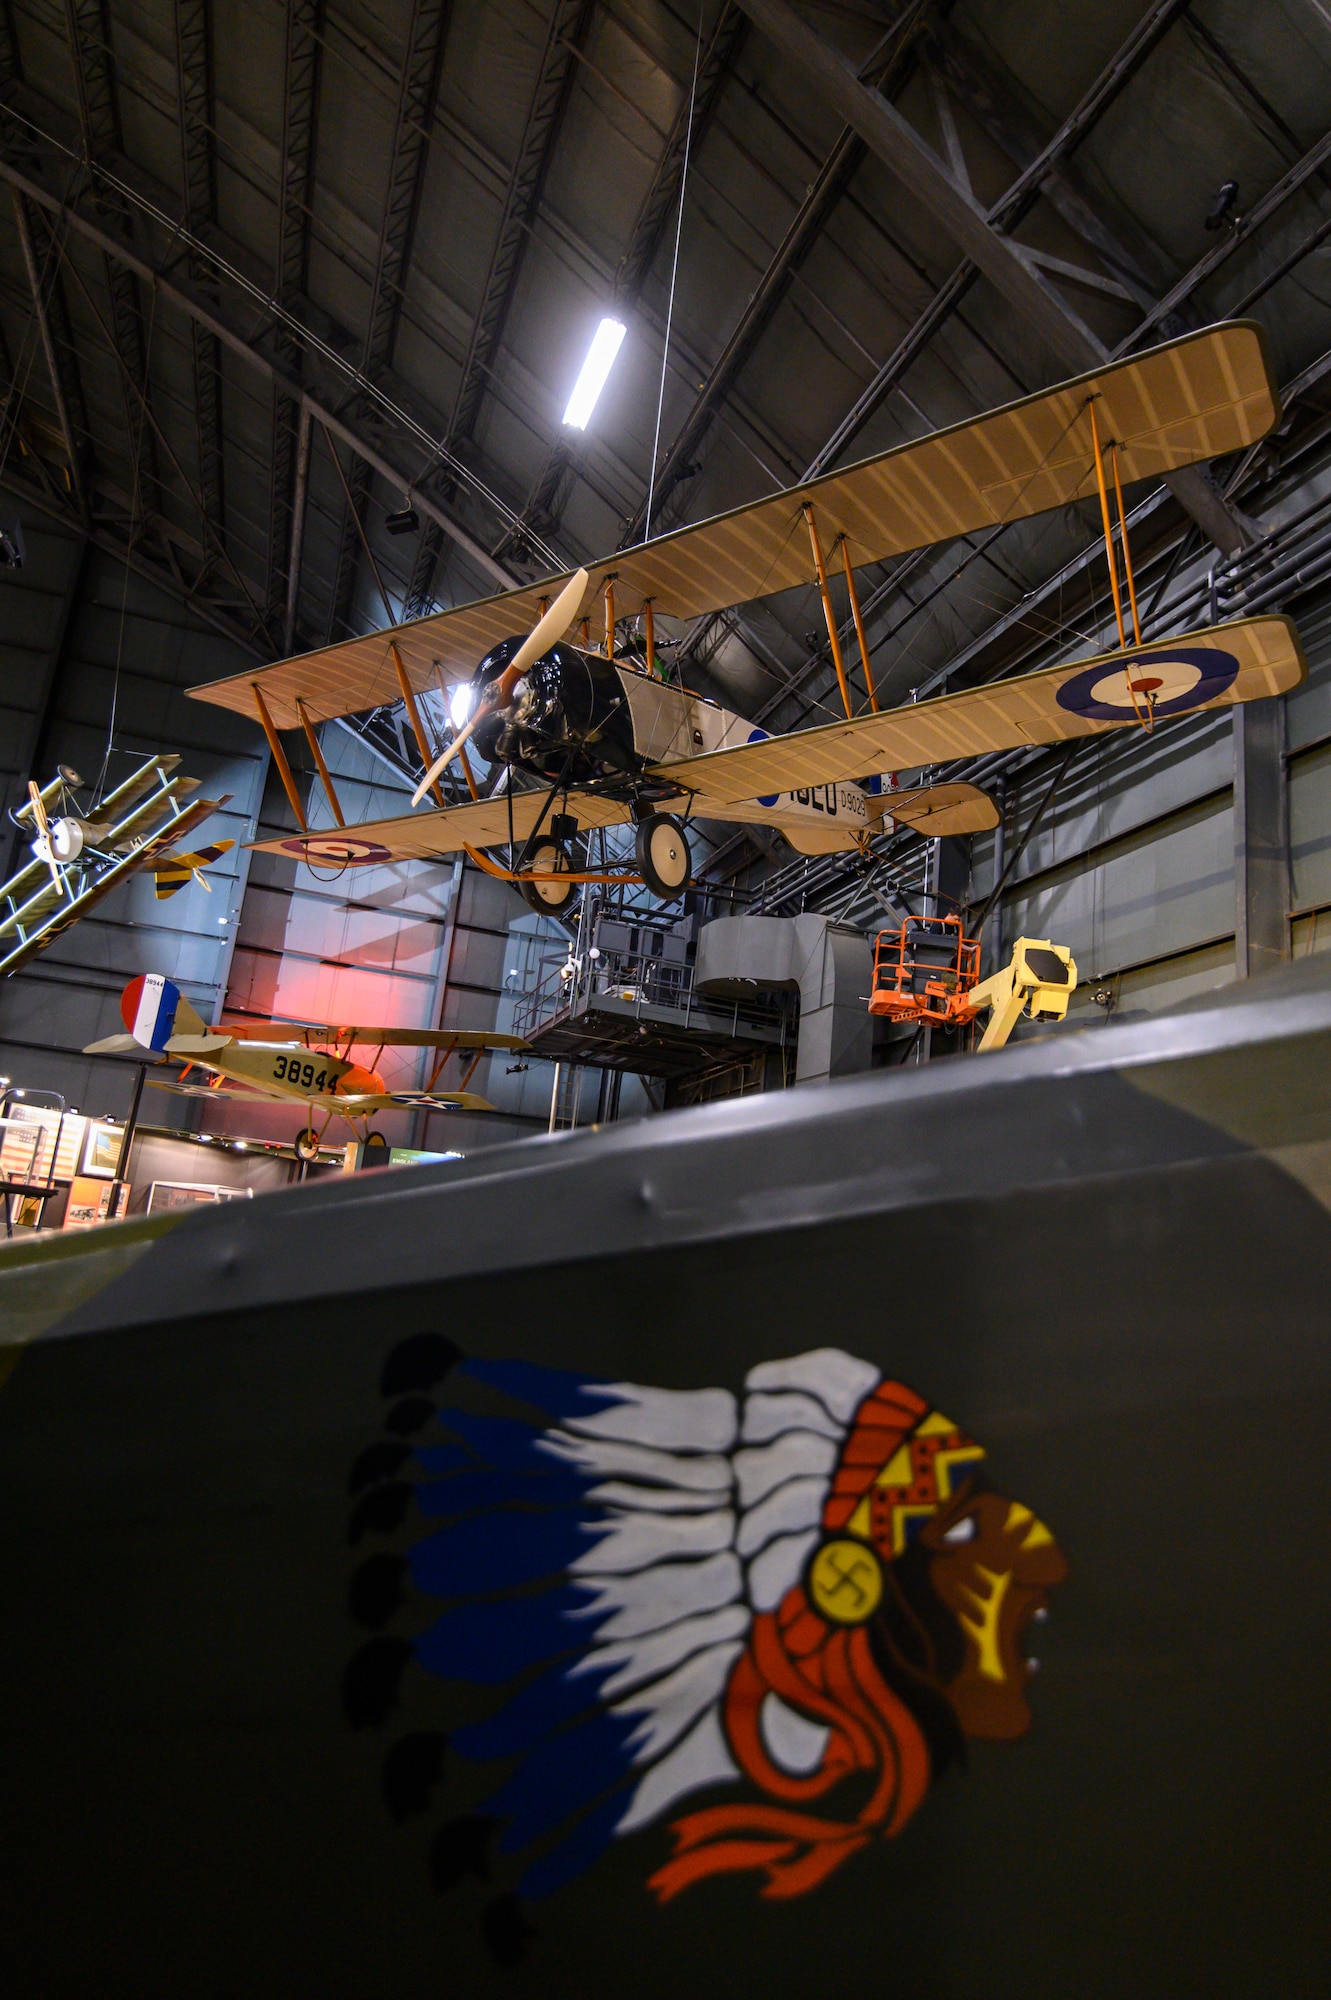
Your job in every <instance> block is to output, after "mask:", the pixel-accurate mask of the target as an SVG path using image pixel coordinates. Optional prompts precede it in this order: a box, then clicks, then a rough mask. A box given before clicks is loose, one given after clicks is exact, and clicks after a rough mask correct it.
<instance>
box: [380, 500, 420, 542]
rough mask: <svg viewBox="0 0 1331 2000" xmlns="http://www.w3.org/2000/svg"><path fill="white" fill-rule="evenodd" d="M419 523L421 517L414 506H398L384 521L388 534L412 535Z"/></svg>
mask: <svg viewBox="0 0 1331 2000" xmlns="http://www.w3.org/2000/svg"><path fill="white" fill-rule="evenodd" d="M420 524H421V517H420V515H419V514H418V513H417V512H416V509H415V508H414V507H399V508H398V510H397V512H396V513H395V514H390V515H389V516H388V517H387V519H386V520H385V522H384V526H385V527H386V528H387V530H388V532H389V534H390V535H414V534H415V532H416V530H417V528H419V526H420Z"/></svg>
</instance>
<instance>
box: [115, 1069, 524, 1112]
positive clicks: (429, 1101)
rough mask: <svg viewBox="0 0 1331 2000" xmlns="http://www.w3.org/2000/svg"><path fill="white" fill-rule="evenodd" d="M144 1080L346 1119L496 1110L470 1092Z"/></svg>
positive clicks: (187, 1092) (179, 1091)
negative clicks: (301, 1089) (344, 1090)
mask: <svg viewBox="0 0 1331 2000" xmlns="http://www.w3.org/2000/svg"><path fill="white" fill-rule="evenodd" d="M146 1081H147V1084H148V1087H149V1089H150V1090H173V1091H174V1092H175V1093H176V1095H177V1096H178V1097H212V1098H217V1097H238V1098H240V1099H241V1100H242V1101H243V1102H244V1103H247V1104H252V1103H253V1102H254V1100H255V1099H256V1098H259V1099H262V1101H263V1102H264V1103H265V1104H289V1105H293V1106H295V1107H296V1108H297V1109H300V1108H301V1107H303V1106H308V1107H309V1108H310V1109H311V1110H313V1111H332V1112H336V1113H338V1114H339V1115H340V1116H342V1117H346V1118H364V1117H367V1116H368V1115H369V1113H370V1112H372V1111H391V1110H399V1111H420V1110H425V1111H493V1110H494V1108H495V1107H494V1105H493V1104H491V1102H490V1100H489V1098H488V1097H478V1096H477V1095H476V1093H475V1092H474V1091H471V1090H374V1091H362V1092H359V1093H358V1094H357V1095H355V1096H347V1097H333V1096H330V1095H328V1094H327V1093H324V1094H321V1095H317V1096H314V1097H297V1096H295V1095H293V1094H292V1093H291V1092H290V1091H283V1090H265V1089H264V1087H263V1085H262V1084H260V1083H252V1082H251V1081H250V1079H249V1078H248V1077H246V1078H244V1079H243V1080H242V1079H239V1078H236V1077H226V1078H224V1079H223V1080H222V1081H220V1082H218V1083H175V1082H172V1081H170V1080H169V1079H168V1078H166V1077H157V1076H150V1077H148V1078H147V1079H146Z"/></svg>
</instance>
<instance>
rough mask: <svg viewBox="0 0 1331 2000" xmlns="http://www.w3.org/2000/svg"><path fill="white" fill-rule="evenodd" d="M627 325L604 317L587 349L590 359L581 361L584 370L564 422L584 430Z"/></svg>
mask: <svg viewBox="0 0 1331 2000" xmlns="http://www.w3.org/2000/svg"><path fill="white" fill-rule="evenodd" d="M626 330H627V329H626V328H625V327H624V325H623V323H622V322H621V321H620V320H617V319H603V320H602V321H601V324H600V325H599V326H598V327H597V329H596V331H595V333H594V334H593V335H592V344H591V346H590V347H589V348H588V349H587V359H586V360H585V361H584V362H583V364H582V373H581V374H580V375H579V377H578V379H577V381H576V382H575V383H574V385H573V394H572V395H571V396H570V397H569V399H568V408H567V409H566V410H565V412H564V422H565V423H566V424H569V425H571V427H572V428H573V429H574V430H575V431H585V430H586V428H587V424H588V422H589V420H590V418H591V414H592V411H593V410H594V409H595V408H596V404H597V401H598V399H599V397H600V394H601V391H602V389H604V387H605V382H606V377H607V375H608V374H609V373H610V370H611V369H612V368H613V367H614V365H615V356H616V355H617V354H618V352H619V350H620V346H621V344H622V343H623V339H624V334H625V332H626Z"/></svg>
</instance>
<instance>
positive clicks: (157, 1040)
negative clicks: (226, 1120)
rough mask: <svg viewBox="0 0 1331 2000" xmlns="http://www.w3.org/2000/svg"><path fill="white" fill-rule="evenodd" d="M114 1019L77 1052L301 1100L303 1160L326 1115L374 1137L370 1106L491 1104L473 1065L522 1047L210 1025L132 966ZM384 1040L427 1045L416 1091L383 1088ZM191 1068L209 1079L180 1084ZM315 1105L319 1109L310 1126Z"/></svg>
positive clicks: (393, 1033) (453, 1036)
mask: <svg viewBox="0 0 1331 2000" xmlns="http://www.w3.org/2000/svg"><path fill="white" fill-rule="evenodd" d="M120 1018H121V1019H122V1021H123V1022H124V1023H125V1029H126V1032H125V1033H124V1034H123V1035H108V1036H107V1037H106V1039H105V1040H104V1041H100V1042H90V1043H89V1045H88V1047H87V1048H85V1049H84V1051H83V1053H84V1055H85V1056H122V1055H131V1056H135V1057H137V1058H138V1060H139V1061H140V1062H142V1061H144V1059H145V1057H146V1058H147V1059H149V1060H155V1061H157V1062H163V1063H165V1062H170V1061H175V1062H180V1063H183V1064H184V1065H185V1067H184V1069H183V1070H182V1071H181V1072H180V1074H179V1075H178V1076H176V1077H173V1078H170V1079H163V1080H158V1079H156V1078H154V1079H152V1081H153V1082H154V1084H155V1085H156V1087H157V1088H158V1089H160V1090H174V1091H179V1092H180V1093H181V1094H182V1095H184V1096H186V1097H215V1096H224V1097H229V1096H238V1097H240V1098H242V1099H247V1098H248V1099H250V1100H251V1101H252V1100H253V1099H255V1098H266V1099H270V1100H275V1101H276V1102H277V1103H279V1104H292V1103H295V1104H300V1105H303V1106H304V1107H305V1130H304V1131H303V1132H301V1133H300V1134H299V1135H298V1136H297V1138H296V1141H295V1148H296V1153H297V1156H298V1157H299V1158H300V1159H302V1160H312V1159H315V1158H316V1157H317V1155H318V1151H319V1145H320V1142H321V1140H322V1138H323V1135H324V1133H325V1132H326V1131H327V1129H328V1126H329V1124H330V1123H331V1121H332V1120H333V1119H334V1118H340V1119H343V1120H345V1122H346V1123H347V1124H348V1125H350V1127H351V1129H352V1131H353V1132H355V1133H356V1135H357V1137H358V1138H360V1139H362V1140H366V1141H368V1140H370V1139H371V1138H372V1137H373V1136H374V1135H372V1134H371V1132H370V1129H369V1122H368V1121H369V1119H370V1118H371V1117H372V1116H373V1114H374V1113H375V1112H376V1111H386V1110H390V1109H399V1110H408V1111H493V1110H494V1108H495V1107H494V1106H493V1104H491V1103H489V1102H488V1101H487V1100H486V1099H485V1098H484V1097H478V1096H476V1095H474V1094H473V1093H472V1092H471V1091H469V1090H468V1089H467V1085H468V1084H469V1083H470V1081H471V1077H472V1072H473V1071H474V1070H475V1068H476V1065H477V1064H478V1063H479V1061H480V1059H481V1057H482V1056H483V1055H485V1054H486V1053H487V1052H488V1051H497V1050H502V1051H503V1052H505V1053H512V1052H514V1051H516V1050H519V1049H525V1048H526V1047H527V1044H526V1042H524V1041H523V1040H522V1038H521V1037H520V1036H518V1035H501V1034H495V1033H493V1032H491V1031H490V1030H489V1029H482V1030H476V1029H470V1028H394V1027H388V1028H370V1027H365V1026H361V1025H354V1026H353V1025H343V1026H338V1025H336V1024H332V1023H329V1024H325V1025H321V1026H316V1025H315V1024H314V1023H312V1022H303V1021H223V1022H221V1023H220V1024H219V1025H218V1026H217V1027H215V1028H210V1027H209V1026H208V1025H207V1023H206V1022H205V1021H204V1020H203V1019H202V1018H201V1017H200V1016H199V1015H198V1014H196V1013H195V1011H194V1009H193V1007H191V1005H190V1003H189V1001H188V1000H187V999H186V998H185V996H184V994H183V993H182V992H181V990H180V988H179V987H178V986H177V985H176V984H175V983H174V981H172V980H170V979H167V978H164V977H163V975H162V974H161V973H160V972H141V973H140V974H139V976H138V977H137V979H131V980H130V982H129V984H128V986H127V987H126V988H125V990H124V992H123V993H122V994H121V996H120ZM392 1045H396V1046H398V1047H405V1048H428V1049H433V1050H434V1051H435V1059H434V1065H433V1069H432V1073H431V1076H430V1080H429V1082H428V1083H427V1084H426V1086H425V1088H424V1089H423V1090H389V1088H388V1086H387V1085H386V1084H385V1082H384V1079H383V1078H382V1077H381V1076H380V1075H379V1073H378V1071H377V1070H376V1069H375V1067H374V1065H375V1063H376V1062H377V1061H378V1060H379V1057H380V1056H381V1055H382V1054H383V1051H384V1050H385V1049H386V1048H388V1047H390V1046H392ZM357 1047H369V1048H373V1049H375V1051H376V1053H375V1054H374V1055H373V1056H372V1057H371V1058H370V1061H369V1063H368V1064H363V1063H358V1062H356V1061H355V1060H354V1059H353V1056H352V1050H353V1049H354V1048H357ZM454 1055H456V1056H459V1057H460V1058H463V1059H464V1060H465V1058H466V1057H467V1056H470V1057H471V1062H470V1064H469V1065H468V1066H467V1068H466V1069H465V1071H464V1073H463V1076H462V1079H461V1082H460V1083H459V1084H458V1086H457V1087H456V1089H451V1090H450V1089H444V1088H440V1087H438V1086H439V1078H440V1076H441V1074H442V1072H443V1069H444V1066H445V1064H446V1063H447V1062H448V1059H449V1057H450V1056H454ZM194 1069H198V1070H204V1071H207V1072H208V1074H209V1075H210V1077H211V1079H212V1080H211V1082H209V1083H190V1082H188V1081H187V1080H186V1079H187V1078H188V1076H189V1073H190V1071H191V1070H194ZM317 1112H322V1113H323V1114H324V1120H323V1124H322V1125H321V1126H320V1128H319V1130H318V1132H316V1131H315V1129H314V1119H315V1114H316V1113H317ZM381 1143H383V1142H381Z"/></svg>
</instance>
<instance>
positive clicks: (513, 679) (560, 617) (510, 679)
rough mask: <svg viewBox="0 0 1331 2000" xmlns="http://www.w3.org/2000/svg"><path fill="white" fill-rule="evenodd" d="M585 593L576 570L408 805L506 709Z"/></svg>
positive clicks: (583, 575)
mask: <svg viewBox="0 0 1331 2000" xmlns="http://www.w3.org/2000/svg"><path fill="white" fill-rule="evenodd" d="M586 590H587V572H586V570H585V569H580V570H579V571H578V572H577V574H576V575H575V576H572V577H570V578H569V581H568V582H567V583H566V584H565V585H564V588H563V589H562V590H561V591H560V593H559V595H558V597H557V598H556V599H555V601H554V603H553V604H552V605H551V606H550V609H549V610H548V611H547V612H546V614H545V616H544V618H541V619H538V621H537V622H536V624H535V625H533V627H532V629H531V631H530V632H529V633H528V634H527V636H526V638H525V639H524V640H523V642H522V644H521V645H520V646H519V647H518V650H517V652H516V653H515V654H514V655H513V657H512V659H511V660H510V661H509V663H508V665H507V666H506V667H505V668H504V671H503V673H502V674H500V675H499V677H498V679H497V680H493V681H491V683H490V685H489V687H488V688H487V689H486V690H485V693H484V694H483V695H482V696H481V698H480V700H479V701H478V702H477V704H476V712H475V714H474V715H473V716H472V717H471V719H470V721H469V722H468V723H467V725H466V727H465V728H464V729H460V730H459V731H458V733H457V735H456V736H455V737H454V738H453V741H452V742H451V743H450V744H449V745H448V747H447V748H446V749H445V750H444V751H443V752H442V753H441V755H440V756H438V757H437V758H436V759H435V761H434V763H433V764H432V765H431V766H430V768H429V770H428V771H427V772H426V774H425V776H424V777H423V778H422V779H421V781H420V783H419V785H417V787H416V789H415V791H414V792H413V793H412V795H411V803H412V804H413V805H414V806H418V805H419V804H420V802H421V800H422V799H423V798H424V797H425V794H426V793H427V792H428V791H429V789H430V787H431V785H432V784H434V782H435V780H436V779H437V778H438V777H439V776H440V774H441V773H442V772H443V771H445V770H446V769H447V768H448V766H449V765H450V764H451V763H452V761H453V759H454V758H455V757H456V756H458V755H459V754H460V752H461V750H462V746H463V745H464V743H466V741H467V739H468V737H469V736H471V735H472V733H473V732H474V731H475V729H476V727H477V725H478V724H479V723H481V722H484V720H485V718H486V716H487V715H492V714H493V713H494V711H495V709H497V708H507V707H508V704H509V702H510V701H511V700H512V698H513V690H514V688H515V687H516V686H517V684H518V682H519V681H520V680H521V679H522V676H523V675H524V674H525V673H526V671H527V669H528V667H529V666H531V664H532V662H533V661H534V660H539V659H540V657H541V655H542V653H548V652H549V650H550V648H551V647H552V646H553V645H555V644H557V642H558V641H559V640H560V639H562V638H563V636H564V634H565V633H566V632H567V631H568V628H569V626H570V625H571V624H572V623H573V621H574V619H575V618H576V617H577V615H578V612H579V611H580V610H581V608H582V600H583V597H584V595H585V593H586Z"/></svg>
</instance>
